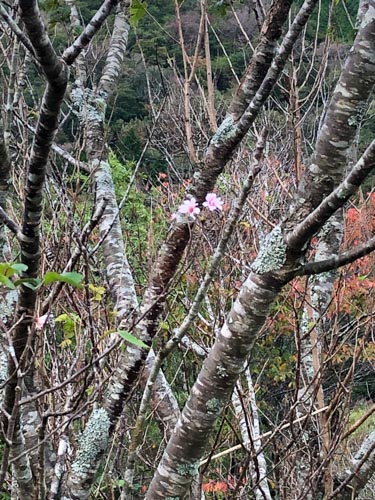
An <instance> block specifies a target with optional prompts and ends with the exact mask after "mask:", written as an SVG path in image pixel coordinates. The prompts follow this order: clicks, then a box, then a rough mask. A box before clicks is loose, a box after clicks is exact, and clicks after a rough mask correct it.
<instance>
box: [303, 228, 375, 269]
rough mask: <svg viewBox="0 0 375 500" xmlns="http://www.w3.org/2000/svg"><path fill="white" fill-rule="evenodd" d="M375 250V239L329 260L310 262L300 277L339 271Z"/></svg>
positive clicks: (304, 267)
mask: <svg viewBox="0 0 375 500" xmlns="http://www.w3.org/2000/svg"><path fill="white" fill-rule="evenodd" d="M374 250H375V237H373V238H371V239H370V240H368V241H366V242H365V243H362V245H359V246H358V247H355V248H352V249H350V250H347V251H346V252H343V253H341V254H339V255H335V256H334V257H331V258H330V259H327V260H321V261H318V262H309V263H308V264H305V265H304V266H302V267H301V269H300V270H298V273H297V274H298V276H310V275H312V274H320V273H326V272H328V271H332V270H333V269H338V268H339V267H342V266H346V265H347V264H351V263H352V262H354V261H356V260H357V259H360V258H361V257H364V256H365V255H368V254H369V253H371V252H373V251H374Z"/></svg>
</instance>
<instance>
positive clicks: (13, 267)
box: [0, 262, 27, 278]
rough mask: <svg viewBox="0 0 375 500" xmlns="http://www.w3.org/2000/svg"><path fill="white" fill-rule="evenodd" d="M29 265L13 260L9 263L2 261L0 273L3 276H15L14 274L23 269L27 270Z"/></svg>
mask: <svg viewBox="0 0 375 500" xmlns="http://www.w3.org/2000/svg"><path fill="white" fill-rule="evenodd" d="M26 270H27V266H26V265H25V264H21V263H17V262H11V263H10V264H8V262H1V263H0V274H1V275H3V276H7V277H8V278H10V277H11V276H13V274H19V273H21V272H22V271H26Z"/></svg>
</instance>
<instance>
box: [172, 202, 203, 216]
mask: <svg viewBox="0 0 375 500" xmlns="http://www.w3.org/2000/svg"><path fill="white" fill-rule="evenodd" d="M177 211H178V212H179V213H180V214H187V215H190V216H191V217H192V218H193V219H195V216H196V215H197V214H199V212H200V208H199V207H198V204H197V200H196V199H195V198H194V197H191V198H189V199H187V200H184V201H183V202H182V203H181V205H180V206H179V207H178V210H177Z"/></svg>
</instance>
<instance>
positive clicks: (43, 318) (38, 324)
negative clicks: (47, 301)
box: [35, 313, 50, 330]
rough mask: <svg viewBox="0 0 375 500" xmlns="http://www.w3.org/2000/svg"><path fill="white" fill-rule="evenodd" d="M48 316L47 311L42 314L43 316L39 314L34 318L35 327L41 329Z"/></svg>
mask: <svg viewBox="0 0 375 500" xmlns="http://www.w3.org/2000/svg"><path fill="white" fill-rule="evenodd" d="M48 316H50V314H49V313H47V314H43V316H39V317H38V318H36V319H35V328H36V329H37V330H43V327H44V325H45V324H46V322H47V319H48Z"/></svg>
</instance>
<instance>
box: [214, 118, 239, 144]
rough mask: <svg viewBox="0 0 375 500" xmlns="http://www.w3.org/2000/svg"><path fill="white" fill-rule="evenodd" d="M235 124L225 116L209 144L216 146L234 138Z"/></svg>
mask: <svg viewBox="0 0 375 500" xmlns="http://www.w3.org/2000/svg"><path fill="white" fill-rule="evenodd" d="M236 133H237V130H236V123H235V121H234V120H233V118H231V117H230V116H227V117H226V118H225V119H224V120H223V121H222V122H221V124H220V127H219V128H218V129H217V131H216V133H215V134H214V136H213V137H212V139H211V144H213V145H215V146H216V145H218V144H222V143H224V142H226V141H227V140H229V139H231V138H233V137H235V136H236Z"/></svg>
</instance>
